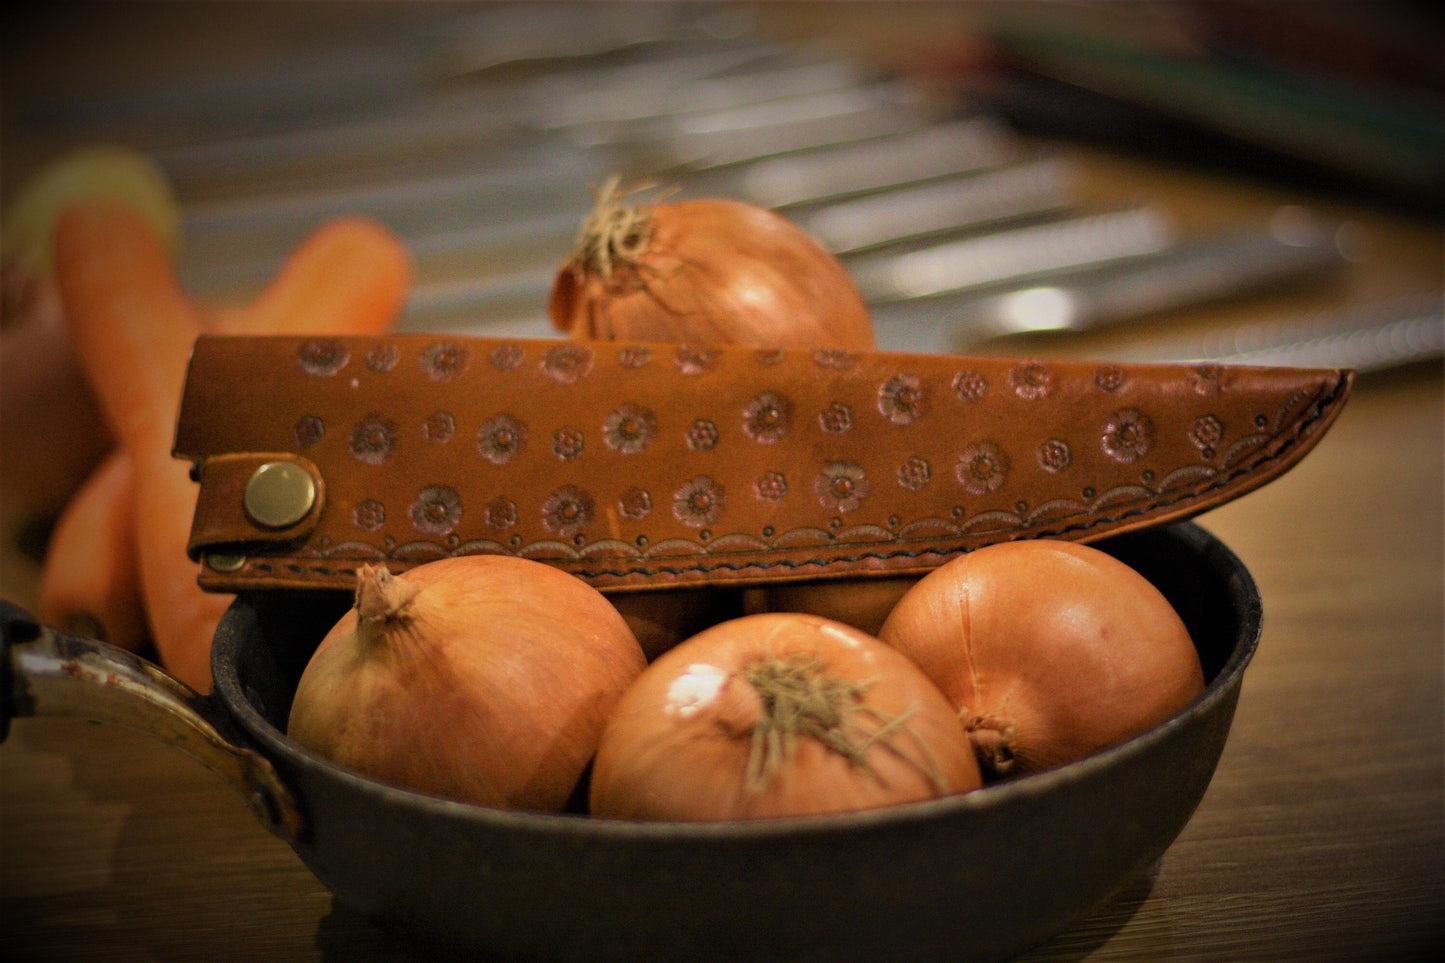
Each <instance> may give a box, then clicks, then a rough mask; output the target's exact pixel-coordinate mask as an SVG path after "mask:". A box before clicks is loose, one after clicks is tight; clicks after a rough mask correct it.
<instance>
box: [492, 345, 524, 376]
mask: <svg viewBox="0 0 1445 963" xmlns="http://www.w3.org/2000/svg"><path fill="white" fill-rule="evenodd" d="M526 356H527V353H526V352H525V351H523V350H522V346H521V345H520V344H502V345H498V346H497V347H495V348H493V349H492V353H491V355H490V356H489V360H490V361H491V362H492V367H493V368H496V369H497V370H498V371H515V370H517V368H519V367H521V364H522V362H523V360H525V359H526Z"/></svg>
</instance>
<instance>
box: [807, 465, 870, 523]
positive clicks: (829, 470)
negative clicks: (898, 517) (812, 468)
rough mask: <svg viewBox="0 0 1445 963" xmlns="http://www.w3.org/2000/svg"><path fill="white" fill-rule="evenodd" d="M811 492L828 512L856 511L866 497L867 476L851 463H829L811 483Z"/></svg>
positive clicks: (859, 466)
mask: <svg viewBox="0 0 1445 963" xmlns="http://www.w3.org/2000/svg"><path fill="white" fill-rule="evenodd" d="M813 492H814V494H816V495H817V496H818V501H819V502H821V503H822V505H823V507H824V508H826V509H828V510H829V511H834V512H839V513H845V512H851V511H856V510H857V509H858V506H860V505H862V504H863V499H865V498H867V497H868V476H867V475H866V474H865V473H864V471H863V466H862V465H858V464H855V463H853V462H837V461H835V462H829V463H828V464H826V465H824V466H823V470H822V471H821V472H820V473H819V474H818V477H817V479H816V480H815V481H814V482H813Z"/></svg>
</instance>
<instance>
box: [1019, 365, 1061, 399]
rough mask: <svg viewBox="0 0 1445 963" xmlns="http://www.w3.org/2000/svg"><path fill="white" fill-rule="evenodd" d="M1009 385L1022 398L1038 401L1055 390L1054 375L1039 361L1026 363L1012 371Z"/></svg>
mask: <svg viewBox="0 0 1445 963" xmlns="http://www.w3.org/2000/svg"><path fill="white" fill-rule="evenodd" d="M1008 383H1009V384H1010V385H1011V386H1012V387H1013V390H1014V394H1016V395H1018V396H1019V397H1020V398H1022V399H1024V400H1025V401H1037V400H1038V399H1039V398H1046V397H1048V395H1049V392H1051V391H1053V390H1054V373H1053V372H1052V371H1050V370H1049V369H1048V367H1047V366H1046V365H1043V364H1040V363H1039V362H1037V361H1024V362H1021V363H1019V364H1017V365H1015V366H1014V367H1013V368H1012V369H1010V371H1009V373H1008Z"/></svg>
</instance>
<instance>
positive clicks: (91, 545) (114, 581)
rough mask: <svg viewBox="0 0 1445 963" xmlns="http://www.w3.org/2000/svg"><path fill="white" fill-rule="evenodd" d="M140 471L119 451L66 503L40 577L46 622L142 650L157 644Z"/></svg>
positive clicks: (41, 609) (132, 649) (102, 464)
mask: <svg viewBox="0 0 1445 963" xmlns="http://www.w3.org/2000/svg"><path fill="white" fill-rule="evenodd" d="M134 475H135V473H134V468H133V466H132V464H131V459H130V455H128V454H127V453H126V452H125V451H124V450H116V451H112V452H111V453H110V454H109V455H108V456H107V457H106V458H105V460H103V461H102V462H101V463H100V466H99V467H98V468H96V469H95V471H94V472H92V473H91V474H90V477H89V478H87V479H86V480H85V482H84V483H83V484H82V485H81V487H80V489H79V491H77V492H76V494H75V497H74V498H72V499H71V500H70V502H69V503H68V504H67V505H66V507H65V510H64V511H63V512H62V513H61V515H60V518H59V520H57V522H56V524H55V530H54V532H53V533H52V534H51V536H50V544H49V546H48V548H47V550H46V555H45V565H44V567H43V568H42V570H41V573H40V618H41V619H42V620H43V621H44V622H47V623H49V624H50V625H58V626H60V627H61V628H65V629H69V630H70V631H72V632H79V633H81V634H83V635H89V636H93V637H95V638H99V639H103V640H104V641H106V642H109V643H110V644H111V645H117V646H120V647H121V648H122V649H127V650H129V651H131V652H138V651H140V650H141V649H142V648H144V647H145V645H146V643H147V642H148V641H149V640H150V634H149V630H148V629H147V628H146V613H145V606H144V605H142V604H141V595H140V582H139V580H138V573H137V571H136V544H135V536H136V532H135V489H134V487H133V479H134Z"/></svg>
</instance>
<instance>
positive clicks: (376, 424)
mask: <svg viewBox="0 0 1445 963" xmlns="http://www.w3.org/2000/svg"><path fill="white" fill-rule="evenodd" d="M396 432H397V427H396V425H395V424H393V423H392V422H390V421H387V420H386V419H384V418H382V417H380V416H379V415H372V416H371V417H369V418H365V419H363V420H362V421H360V422H358V423H357V425H356V427H354V428H352V429H351V444H350V447H351V454H352V455H353V456H355V458H356V460H357V461H359V462H362V463H363V464H367V465H380V464H381V463H382V462H384V461H386V456H387V455H389V454H391V449H392V447H393V446H394V445H395V444H396Z"/></svg>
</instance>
